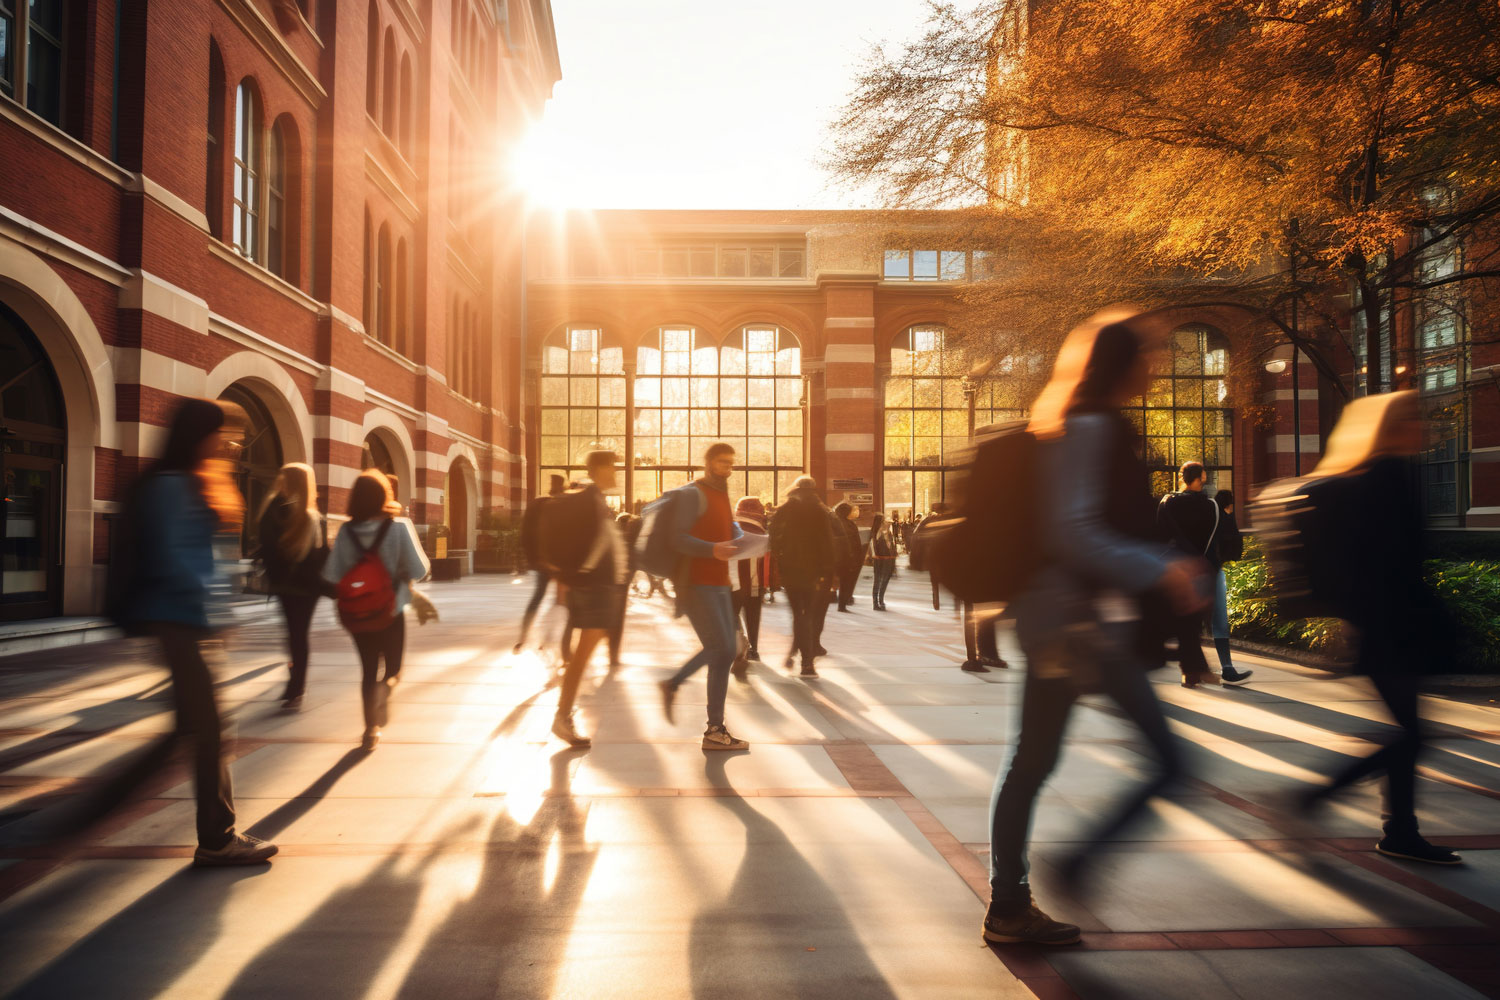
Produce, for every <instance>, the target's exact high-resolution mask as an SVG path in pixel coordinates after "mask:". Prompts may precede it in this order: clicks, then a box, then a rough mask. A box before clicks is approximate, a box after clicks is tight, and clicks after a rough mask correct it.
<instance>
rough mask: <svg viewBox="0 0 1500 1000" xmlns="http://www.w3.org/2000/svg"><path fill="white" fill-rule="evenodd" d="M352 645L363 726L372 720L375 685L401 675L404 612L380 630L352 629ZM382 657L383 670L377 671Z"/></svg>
mask: <svg viewBox="0 0 1500 1000" xmlns="http://www.w3.org/2000/svg"><path fill="white" fill-rule="evenodd" d="M354 648H355V649H357V650H359V668H360V672H361V673H360V681H359V693H360V695H361V696H362V697H363V699H364V706H365V726H366V727H369V726H374V725H377V723H376V721H375V686H376V685H377V684H380V683H383V682H388V681H390V680H391V679H392V678H395V677H399V676H400V675H401V655H402V654H403V653H404V652H405V651H406V615H405V614H399V615H397V616H396V620H395V621H393V622H391V623H390V624H389V625H387V626H386V627H385V628H383V629H381V630H380V631H379V632H355V633H354ZM381 660H385V674H384V675H383V676H382V675H380V673H379V671H380V661H381Z"/></svg>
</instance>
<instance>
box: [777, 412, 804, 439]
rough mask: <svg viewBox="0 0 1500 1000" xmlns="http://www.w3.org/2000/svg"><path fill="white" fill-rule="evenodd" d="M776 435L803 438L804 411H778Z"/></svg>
mask: <svg viewBox="0 0 1500 1000" xmlns="http://www.w3.org/2000/svg"><path fill="white" fill-rule="evenodd" d="M776 433H777V434H779V435H781V436H782V437H796V438H801V437H802V411H801V410H777V411H776Z"/></svg>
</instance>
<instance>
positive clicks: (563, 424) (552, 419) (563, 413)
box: [542, 407, 568, 434]
mask: <svg viewBox="0 0 1500 1000" xmlns="http://www.w3.org/2000/svg"><path fill="white" fill-rule="evenodd" d="M542 433H543V434H566V433H568V411H567V410H557V409H550V408H545V407H544V408H543V409H542Z"/></svg>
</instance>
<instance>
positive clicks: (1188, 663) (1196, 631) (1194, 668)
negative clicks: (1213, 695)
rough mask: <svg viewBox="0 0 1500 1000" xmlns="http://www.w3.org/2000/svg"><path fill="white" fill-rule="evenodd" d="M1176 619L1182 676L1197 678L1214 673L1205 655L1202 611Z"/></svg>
mask: <svg viewBox="0 0 1500 1000" xmlns="http://www.w3.org/2000/svg"><path fill="white" fill-rule="evenodd" d="M1176 621H1177V628H1176V634H1177V665H1178V666H1179V667H1181V668H1182V676H1183V677H1186V678H1188V679H1196V678H1199V677H1206V676H1208V675H1210V674H1212V673H1213V671H1212V670H1210V669H1209V667H1208V660H1207V659H1205V658H1204V656H1203V615H1202V613H1198V614H1191V615H1183V616H1181V617H1179V618H1178V619H1176Z"/></svg>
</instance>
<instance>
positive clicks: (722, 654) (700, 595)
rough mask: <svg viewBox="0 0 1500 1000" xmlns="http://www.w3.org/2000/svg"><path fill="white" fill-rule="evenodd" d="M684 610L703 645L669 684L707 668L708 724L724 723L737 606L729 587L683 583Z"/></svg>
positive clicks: (735, 644)
mask: <svg viewBox="0 0 1500 1000" xmlns="http://www.w3.org/2000/svg"><path fill="white" fill-rule="evenodd" d="M681 588H682V593H681V594H680V595H679V596H680V597H681V598H682V609H683V612H684V613H685V614H686V615H687V618H688V622H689V623H690V624H691V625H692V626H693V632H694V633H696V634H697V636H698V641H699V642H701V643H702V644H703V648H702V649H700V650H699V651H698V652H697V653H695V654H694V655H693V656H692V658H690V659H689V660H688V661H687V662H686V663H684V664H683V665H682V668H681V669H679V670H678V671H677V673H675V674H673V675H672V678H671V680H669V681H668V682H667V683H669V684H670V685H671V686H672V687H673V688H677V687H680V686H681V685H682V682H683V681H685V680H687V679H688V678H689V677H691V676H693V674H695V673H697V672H698V669H699V668H700V667H704V666H706V667H708V724H709V725H710V726H722V725H723V724H724V696H725V694H726V693H727V692H728V690H729V668H730V666H731V665H732V664H733V663H734V654H735V653H736V652H737V651H738V647H739V643H738V641H737V640H736V638H735V629H734V606H733V603H732V602H731V600H730V596H729V588H728V587H716V586H705V585H702V584H692V583H683V584H682V585H681Z"/></svg>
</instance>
